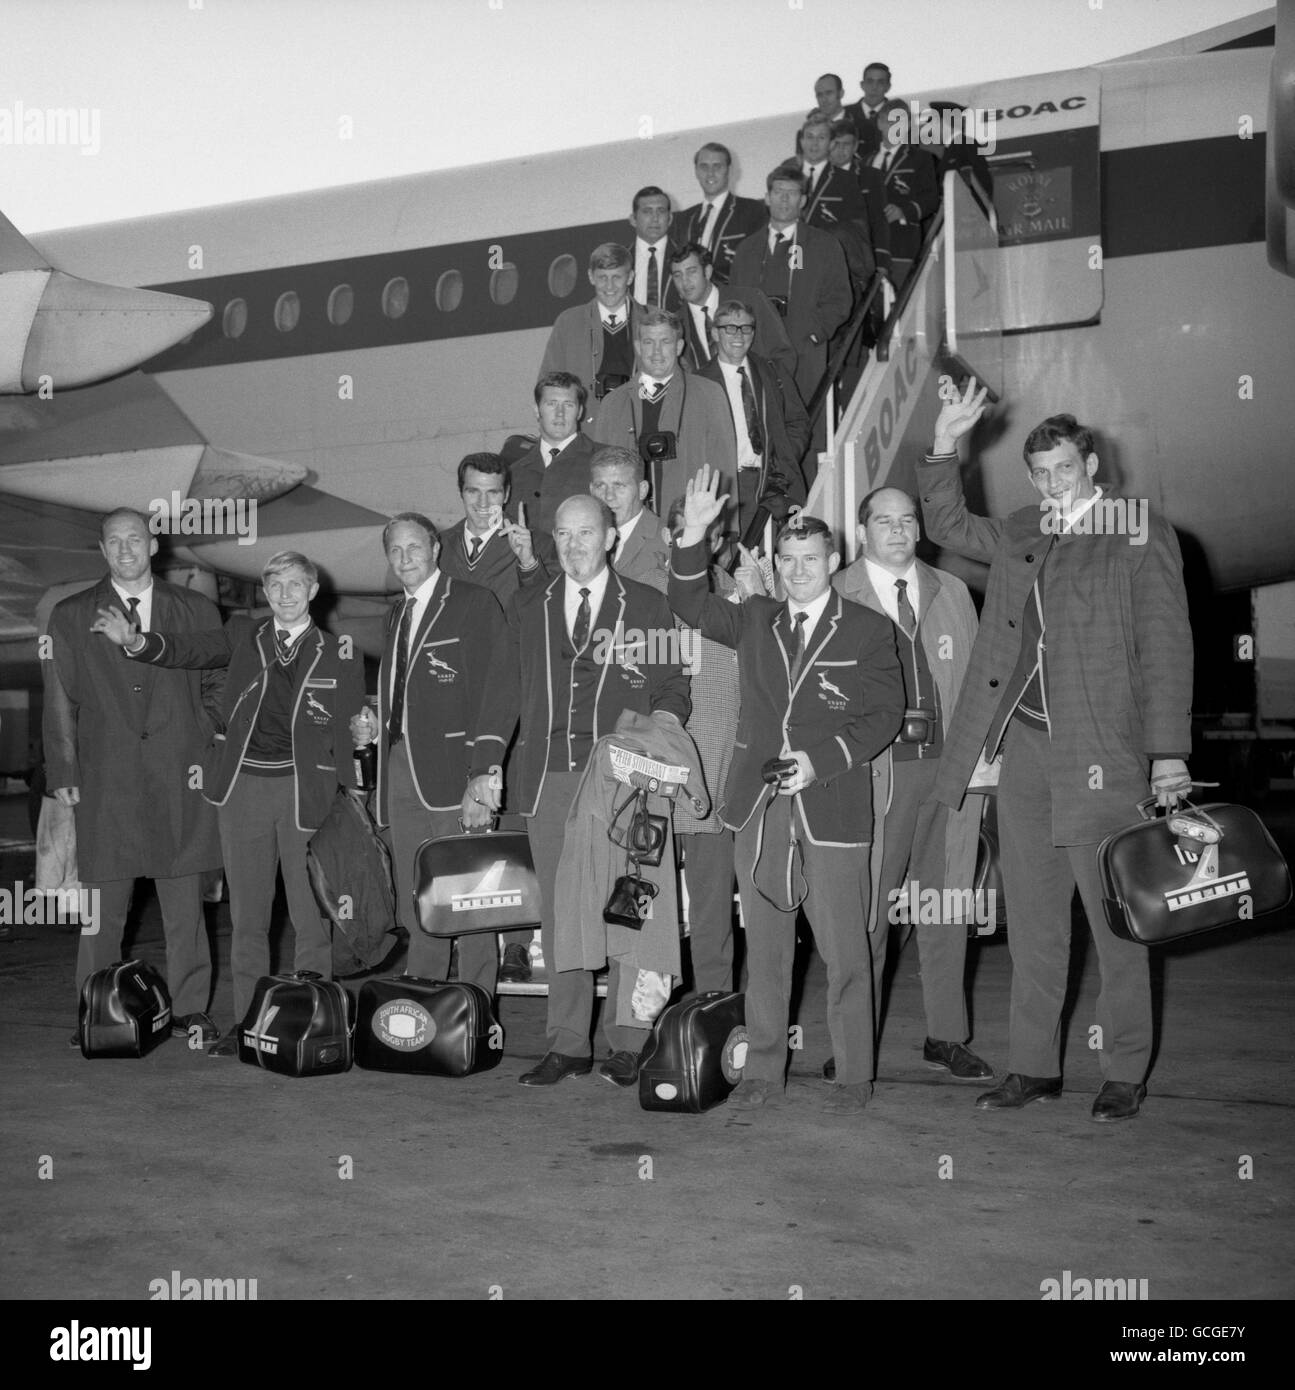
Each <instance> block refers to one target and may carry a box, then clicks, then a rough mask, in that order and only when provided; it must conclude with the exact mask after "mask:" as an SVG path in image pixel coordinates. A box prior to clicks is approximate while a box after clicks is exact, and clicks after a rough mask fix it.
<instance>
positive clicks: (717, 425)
mask: <svg viewBox="0 0 1295 1390" xmlns="http://www.w3.org/2000/svg"><path fill="white" fill-rule="evenodd" d="M683 346H684V343H683V328H682V326H681V325H680V322H679V318H678V316H677V315H676V314H672V313H668V312H667V311H665V310H663V309H646V310H644V311H643V312H642V314H641V315H640V316H639V320H638V326H637V328H636V329H635V350H636V351H637V353H638V361H639V365H640V371H639V373H638V375H637V376H635V377H634V378H633V379H632V380H630V381H628V382H626V383H625V385H624V386H618V387H617V388H616V390H615V391H613V392H612V393H611V395H610V396H609V397H608V398H607V400H606V401H605V402H604V403H603V409H602V410H601V412H600V413H599V416H598V423H597V425H596V426H595V427H594V430H593V437H594V439H596V440H597V441H598V443H600V444H616V445H619V446H621V447H622V448H626V449H633V450H634V451H635V452H636V453H637V454H638V455H639V457H640V458H642V459H643V460H644V462H645V463H646V464H647V467H648V481H649V483H650V485H651V487H650V496H651V499H652V503H653V505H654V506H655V507H657V508H660V509H664V508H666V507H668V506H669V505H670V503H671V501H672V500H673V499H674V498H676V497H682V496H683V490H684V483H685V481H686V480H687V479H688V478H689V477H690V476H691V475H692V473H694V472H696V470H697V469H698V468H699V467H701V465H702V464H703V463H709V464H710V465H711V466H712V467H713V468H717V469H718V470H719V471H720V472H721V473H722V474H723V476H724V479H725V483H726V486H731V485H732V484H733V482H734V481H735V477H734V475H735V472H736V469H737V441H736V439H735V437H734V435H733V422H732V420H730V418H729V413H728V403H727V402H726V401H725V399H724V393H723V391H721V390H720V388H719V387H717V386H716V385H715V383H714V382H713V381H705V380H703V379H701V378H699V377H697V376H690V375H688V374H687V373H685V372H684V370H683V367H682V365H681V364H680V362H679V358H680V355H681V354H682V353H683ZM668 436H673V438H672V439H670V438H668ZM658 446H660V447H658ZM671 452H673V454H674V457H673V458H670V457H668V455H669V454H670V453H671Z"/></svg>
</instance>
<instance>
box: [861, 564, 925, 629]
mask: <svg viewBox="0 0 1295 1390" xmlns="http://www.w3.org/2000/svg"><path fill="white" fill-rule="evenodd" d="M863 562H864V564H865V565H867V567H868V578H869V579H871V580H872V587H873V588H874V589H875V590H876V591H877V597H878V598H879V599H880V600H881V606H882V607H883V608H884V609H885V610H886V616H887V617H888V618H889V619H890V621H891V622H892V623H894V624H895V626H896V627H902V626H903V624H902V623H900V621H899V590H898V589H896V588H895V580H896V579H902V580H904V581H905V582H906V583H907V584H908V588H907V590H905V592H906V593H907V594H908V601H909V603H910V604H912V606H913V617H914V618H916V619H917V621H918V622H921V620H922V612H921V607H920V605H919V604H918V600H917V561H916V560H914V561H913V563H912V564H911V565H909V567H908V568H907V569H906V570H905V571H904V573H903V574H891V572H890V571H889V570H888V569H885V568H883V567H882V566H881V565H879V564H877V563H876V561H874V560H870V559H868V557H867V556H866V555H865V556H864V557H863Z"/></svg>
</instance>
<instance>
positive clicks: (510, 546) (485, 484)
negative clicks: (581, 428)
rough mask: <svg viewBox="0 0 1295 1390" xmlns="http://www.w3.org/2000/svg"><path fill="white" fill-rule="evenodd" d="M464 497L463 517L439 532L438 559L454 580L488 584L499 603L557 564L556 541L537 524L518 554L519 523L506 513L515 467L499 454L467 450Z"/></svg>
mask: <svg viewBox="0 0 1295 1390" xmlns="http://www.w3.org/2000/svg"><path fill="white" fill-rule="evenodd" d="M458 483H459V497H460V499H461V500H462V502H463V516H462V518H461V519H460V520H458V521H456V522H455V523H454V525H453V526H450V527H447V528H446V530H445V531H443V532H441V534H440V538H439V539H440V556H439V560H438V563H439V565H440V567H441V569H443V570H444V571H445V573H446V574H448V575H449V576H450V577H451V578H453V579H461V580H462V581H463V582H464V583H465V584H477V585H479V586H480V587H481V588H483V589H489V590H490V592H491V593H492V594H494V596H495V598H496V599H497V600H498V601H499V606H500V608H503V607H504V605H505V604H507V602H508V600H509V599H510V598H512V596H513V595H514V594H515V593H516V592H517V589H518V587H519V585H521V584H522V583H524V582H526V580H527V577H528V576H529V577H530V578H532V579H540V578H543V577H544V575H545V574H547V573H549V565H550V563H551V564H552V565H553V567H554V568H556V563H557V562H556V560H555V559H554V556H553V542H552V541H551V540H550V539H549V537H548V535H547V533H545V532H543V531H540V530H538V529H536V530H534V531H528V532H527V535H528V539H529V540H530V542H531V545H530V546H528V547H527V548H526V549H525V550H523V551H521V552H520V553H519V551H518V549H517V546H516V543H515V541H514V539H513V538H514V537H515V536H516V535H517V534H518V528H516V527H514V526H511V525H509V521H508V517H507V516H506V514H505V507H506V505H507V502H508V499H509V495H510V470H509V468H508V465H507V464H506V463H505V462H504V461H503V459H501V458H500V457H499V455H498V454H465V455H464V457H463V458H461V459H460V460H459V468H458Z"/></svg>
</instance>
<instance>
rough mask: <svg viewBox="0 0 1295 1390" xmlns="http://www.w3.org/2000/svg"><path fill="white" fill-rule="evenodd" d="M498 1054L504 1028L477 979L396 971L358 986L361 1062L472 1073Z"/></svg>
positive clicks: (358, 1056)
mask: <svg viewBox="0 0 1295 1390" xmlns="http://www.w3.org/2000/svg"><path fill="white" fill-rule="evenodd" d="M502 1056H503V1031H502V1029H501V1028H500V1026H499V1023H498V1020H496V1018H495V1015H494V1011H493V1010H492V1009H491V1007H490V996H489V995H488V994H487V993H486V992H485V990H483V989H482V988H481V987H480V986H479V985H474V984H468V983H462V982H459V981H452V982H450V983H440V982H438V981H436V980H423V979H419V978H418V977H417V976H414V975H397V976H394V977H392V978H390V979H384V980H366V981H365V983H364V984H363V985H362V986H361V987H360V1001H359V1012H358V1016H357V1019H356V1026H355V1060H356V1061H357V1062H358V1063H359V1064H360V1066H362V1067H368V1068H370V1069H372V1070H373V1071H405V1072H421V1073H423V1074H424V1075H427V1076H470V1075H472V1073H473V1072H478V1071H489V1070H490V1068H491V1067H495V1066H498V1065H499V1059H500V1058H501V1057H502Z"/></svg>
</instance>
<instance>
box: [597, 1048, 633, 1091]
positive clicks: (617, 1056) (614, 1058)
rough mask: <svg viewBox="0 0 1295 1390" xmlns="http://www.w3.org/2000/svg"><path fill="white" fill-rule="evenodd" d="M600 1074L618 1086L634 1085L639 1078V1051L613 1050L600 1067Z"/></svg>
mask: <svg viewBox="0 0 1295 1390" xmlns="http://www.w3.org/2000/svg"><path fill="white" fill-rule="evenodd" d="M598 1075H599V1076H605V1077H606V1078H607V1080H608V1081H611V1082H613V1083H614V1084H615V1085H617V1086H632V1085H633V1084H634V1083H635V1082H636V1081H637V1080H638V1079H639V1059H638V1053H637V1052H613V1053H612V1054H611V1056H610V1057H608V1058H607V1060H606V1061H605V1062H604V1063H603V1064H602V1066H600V1067H599V1068H598Z"/></svg>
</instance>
